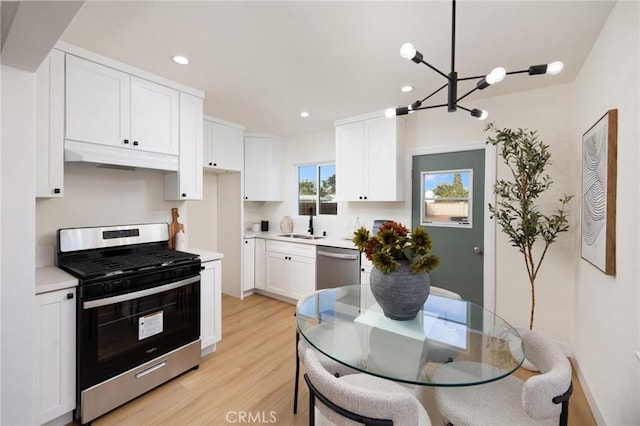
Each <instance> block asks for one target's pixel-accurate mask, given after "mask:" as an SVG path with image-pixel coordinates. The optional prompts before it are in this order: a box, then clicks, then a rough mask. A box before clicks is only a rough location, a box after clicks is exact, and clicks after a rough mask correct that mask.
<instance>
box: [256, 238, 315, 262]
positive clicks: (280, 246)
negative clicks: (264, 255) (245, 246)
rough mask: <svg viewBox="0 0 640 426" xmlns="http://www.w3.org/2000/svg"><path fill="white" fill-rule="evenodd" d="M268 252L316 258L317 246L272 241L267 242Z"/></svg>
mask: <svg viewBox="0 0 640 426" xmlns="http://www.w3.org/2000/svg"><path fill="white" fill-rule="evenodd" d="M266 250H267V251H274V252H277V253H286V254H291V255H296V256H304V257H311V258H315V257H316V246H314V245H311V244H298V243H287V242H284V241H272V240H267V244H266Z"/></svg>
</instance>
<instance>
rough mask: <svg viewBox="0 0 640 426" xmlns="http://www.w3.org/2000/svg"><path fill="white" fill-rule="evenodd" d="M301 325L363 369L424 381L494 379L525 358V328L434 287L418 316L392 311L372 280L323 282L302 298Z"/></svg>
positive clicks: (315, 341) (323, 347)
mask: <svg viewBox="0 0 640 426" xmlns="http://www.w3.org/2000/svg"><path fill="white" fill-rule="evenodd" d="M296 320H297V327H298V330H299V332H300V334H301V335H302V337H301V338H304V339H306V340H307V341H308V342H309V343H310V344H311V346H313V347H315V348H316V349H317V350H319V351H320V352H322V353H323V354H325V355H326V356H328V357H329V358H332V359H334V360H335V361H337V362H339V363H341V364H344V365H346V366H348V367H351V368H353V369H355V370H357V371H361V372H363V373H368V374H372V375H375V376H379V377H383V378H386V379H390V380H394V381H398V382H404V383H412V384H417V385H425V386H466V385H475V384H481V383H487V382H491V381H493V380H497V379H500V378H502V377H505V376H507V375H509V374H511V373H513V371H515V370H516V369H517V368H518V367H519V366H520V364H522V361H523V360H524V348H523V343H522V340H521V338H520V335H519V334H518V332H517V331H516V330H515V329H514V328H513V327H512V326H511V325H509V324H508V323H507V322H506V321H504V320H503V319H502V318H500V317H499V316H497V315H495V314H494V313H492V312H490V311H488V310H486V309H484V308H483V307H482V306H479V305H476V304H474V303H471V302H468V301H466V300H459V299H453V298H448V297H444V296H437V295H435V294H431V295H429V297H428V298H427V301H426V302H425V304H424V306H423V309H422V310H421V311H420V312H418V315H417V316H416V318H414V319H413V320H409V321H395V320H392V319H389V318H387V317H385V315H384V313H383V312H382V309H381V308H380V306H379V305H378V304H377V303H376V301H375V299H374V298H373V295H372V294H371V290H370V288H369V286H368V285H354V286H346V287H338V288H333V289H327V290H321V291H318V292H316V293H313V294H312V295H310V296H308V297H307V298H306V299H304V300H303V301H302V302H301V303H299V305H298V310H297V312H296Z"/></svg>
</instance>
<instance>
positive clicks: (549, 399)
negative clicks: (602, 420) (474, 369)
mask: <svg viewBox="0 0 640 426" xmlns="http://www.w3.org/2000/svg"><path fill="white" fill-rule="evenodd" d="M522 340H523V342H524V348H525V356H526V357H527V359H529V360H531V362H532V363H533V364H534V365H535V366H536V367H538V369H539V370H540V373H541V374H539V375H536V376H532V377H530V378H529V379H527V380H526V381H522V380H520V379H519V378H517V377H515V376H507V377H505V378H503V379H500V380H497V381H495V382H491V383H487V384H483V385H477V386H467V387H455V388H435V389H434V390H433V398H434V402H435V405H436V407H437V409H438V411H439V412H440V415H441V416H442V417H443V419H444V420H445V422H447V423H448V424H450V425H455V426H461V425H470V424H483V425H484V424H491V425H557V424H560V425H566V424H567V421H568V415H569V413H568V411H569V397H570V396H571V393H572V390H573V386H572V383H571V364H570V363H569V360H568V359H567V357H566V355H565V354H564V353H563V352H562V350H561V349H560V347H559V346H558V345H556V344H555V343H553V342H552V341H551V340H550V339H549V338H548V337H546V336H544V335H543V334H541V333H539V332H537V331H532V330H525V331H524V332H523V333H522ZM458 365H460V364H458ZM461 370H462V369H454V368H451V364H444V365H442V366H441V367H439V368H438V369H437V370H436V371H435V372H434V377H436V378H437V377H439V376H441V375H464V374H466V373H464V372H463V371H461Z"/></svg>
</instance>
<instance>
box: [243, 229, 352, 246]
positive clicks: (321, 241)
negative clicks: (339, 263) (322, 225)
mask: <svg viewBox="0 0 640 426" xmlns="http://www.w3.org/2000/svg"><path fill="white" fill-rule="evenodd" d="M282 234H284V233H283V232H274V231H270V232H254V231H244V238H263V239H265V240H277V241H288V242H290V243H299V244H311V245H314V246H325V247H340V248H348V249H354V248H356V247H355V245H354V244H353V241H351V238H346V237H338V236H327V237H322V238H319V236H317V235H316V239H314V240H306V239H304V238H291V237H281V236H280V235H282ZM294 234H298V232H294ZM299 234H300V235H305V234H304V233H302V232H300V233H299Z"/></svg>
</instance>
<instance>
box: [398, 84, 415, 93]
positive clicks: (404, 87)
mask: <svg viewBox="0 0 640 426" xmlns="http://www.w3.org/2000/svg"><path fill="white" fill-rule="evenodd" d="M400 90H401V91H402V92H404V93H407V92H411V91H412V90H413V86H409V85H406V86H402V87H401V88H400Z"/></svg>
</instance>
